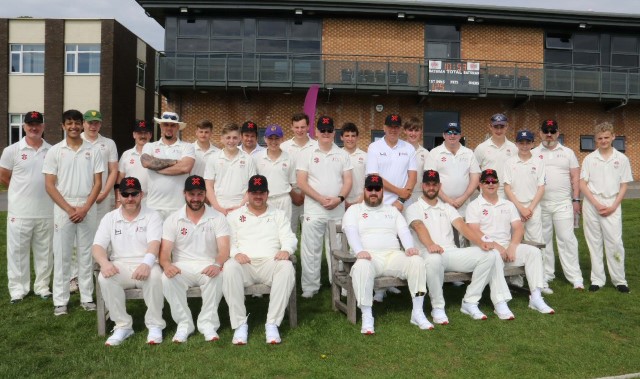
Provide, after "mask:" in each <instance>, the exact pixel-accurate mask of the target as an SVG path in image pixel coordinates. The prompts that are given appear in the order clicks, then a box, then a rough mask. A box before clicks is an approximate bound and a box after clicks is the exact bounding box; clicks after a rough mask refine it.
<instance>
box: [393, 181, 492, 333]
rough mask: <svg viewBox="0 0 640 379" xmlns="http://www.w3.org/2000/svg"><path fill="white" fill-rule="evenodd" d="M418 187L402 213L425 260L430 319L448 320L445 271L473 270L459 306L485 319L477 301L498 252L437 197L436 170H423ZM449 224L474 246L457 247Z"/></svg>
mask: <svg viewBox="0 0 640 379" xmlns="http://www.w3.org/2000/svg"><path fill="white" fill-rule="evenodd" d="M420 187H421V188H422V191H423V195H422V197H421V198H419V199H418V201H416V202H415V203H414V204H412V205H410V206H409V208H407V210H406V211H405V217H406V219H407V222H408V223H409V225H410V226H411V228H412V229H413V231H414V233H415V235H416V236H417V240H416V239H415V238H414V240H416V245H417V247H418V249H419V250H420V255H421V256H422V258H423V259H424V260H425V266H426V275H427V288H428V289H429V297H430V298H431V306H432V310H431V316H432V317H433V322H434V323H436V324H440V325H447V324H449V318H448V317H447V314H446V313H445V311H444V305H445V302H444V296H443V292H442V285H443V283H444V273H445V272H446V271H458V272H473V274H472V276H471V283H470V284H469V286H468V287H467V291H466V293H465V295H464V298H463V300H462V306H461V308H460V310H461V311H462V313H464V314H468V315H470V316H471V317H473V318H474V319H486V318H487V316H485V315H484V314H483V313H482V312H481V311H480V309H479V308H478V303H479V302H480V298H481V297H482V291H483V290H484V288H485V287H486V286H487V284H488V283H489V280H490V279H491V277H492V275H493V272H494V269H495V261H496V256H497V252H495V251H491V249H490V248H489V246H488V244H487V243H486V242H484V241H482V240H481V236H480V235H478V234H477V233H475V232H474V231H472V230H471V229H470V228H469V227H468V226H467V224H466V223H465V222H464V220H463V219H462V217H461V216H460V213H458V211H457V210H456V209H455V208H453V207H452V206H451V205H449V204H446V203H444V202H443V201H442V200H440V199H438V191H439V190H440V187H441V184H440V175H439V174H438V172H437V171H433V170H427V171H425V172H424V174H423V177H422V185H421V186H420ZM452 225H453V226H454V227H455V228H456V229H458V231H459V232H461V233H462V234H463V235H464V236H465V237H466V238H467V239H468V240H470V241H472V242H473V243H474V244H475V245H476V246H474V247H467V248H458V247H457V246H456V244H455V242H454V235H453V228H452Z"/></svg>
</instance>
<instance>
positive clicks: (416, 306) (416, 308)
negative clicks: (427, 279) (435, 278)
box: [411, 296, 424, 312]
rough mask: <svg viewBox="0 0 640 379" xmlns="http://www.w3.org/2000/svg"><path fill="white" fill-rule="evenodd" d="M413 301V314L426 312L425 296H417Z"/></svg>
mask: <svg viewBox="0 0 640 379" xmlns="http://www.w3.org/2000/svg"><path fill="white" fill-rule="evenodd" d="M411 301H413V312H424V311H423V309H422V308H423V305H424V296H416V297H414V298H412V299H411Z"/></svg>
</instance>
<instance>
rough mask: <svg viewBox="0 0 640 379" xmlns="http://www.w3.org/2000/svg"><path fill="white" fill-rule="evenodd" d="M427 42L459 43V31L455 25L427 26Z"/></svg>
mask: <svg viewBox="0 0 640 379" xmlns="http://www.w3.org/2000/svg"><path fill="white" fill-rule="evenodd" d="M425 29H426V36H427V40H429V41H432V40H440V41H456V42H458V41H460V30H459V28H458V27H457V26H455V25H427V26H426V28H425Z"/></svg>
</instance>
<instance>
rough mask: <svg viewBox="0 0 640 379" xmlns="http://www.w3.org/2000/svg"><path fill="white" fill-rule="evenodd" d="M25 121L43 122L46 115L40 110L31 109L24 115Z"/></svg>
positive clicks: (27, 122) (29, 122)
mask: <svg viewBox="0 0 640 379" xmlns="http://www.w3.org/2000/svg"><path fill="white" fill-rule="evenodd" d="M24 123H25V124H43V123H44V117H43V116H42V113H40V112H38V111H31V112H28V113H27V114H26V115H24Z"/></svg>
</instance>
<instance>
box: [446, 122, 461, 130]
mask: <svg viewBox="0 0 640 379" xmlns="http://www.w3.org/2000/svg"><path fill="white" fill-rule="evenodd" d="M449 130H455V131H456V132H458V133H461V132H462V131H461V129H460V125H458V123H457V122H450V123H449V125H447V127H446V128H445V129H444V132H445V133H446V132H448V131H449Z"/></svg>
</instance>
